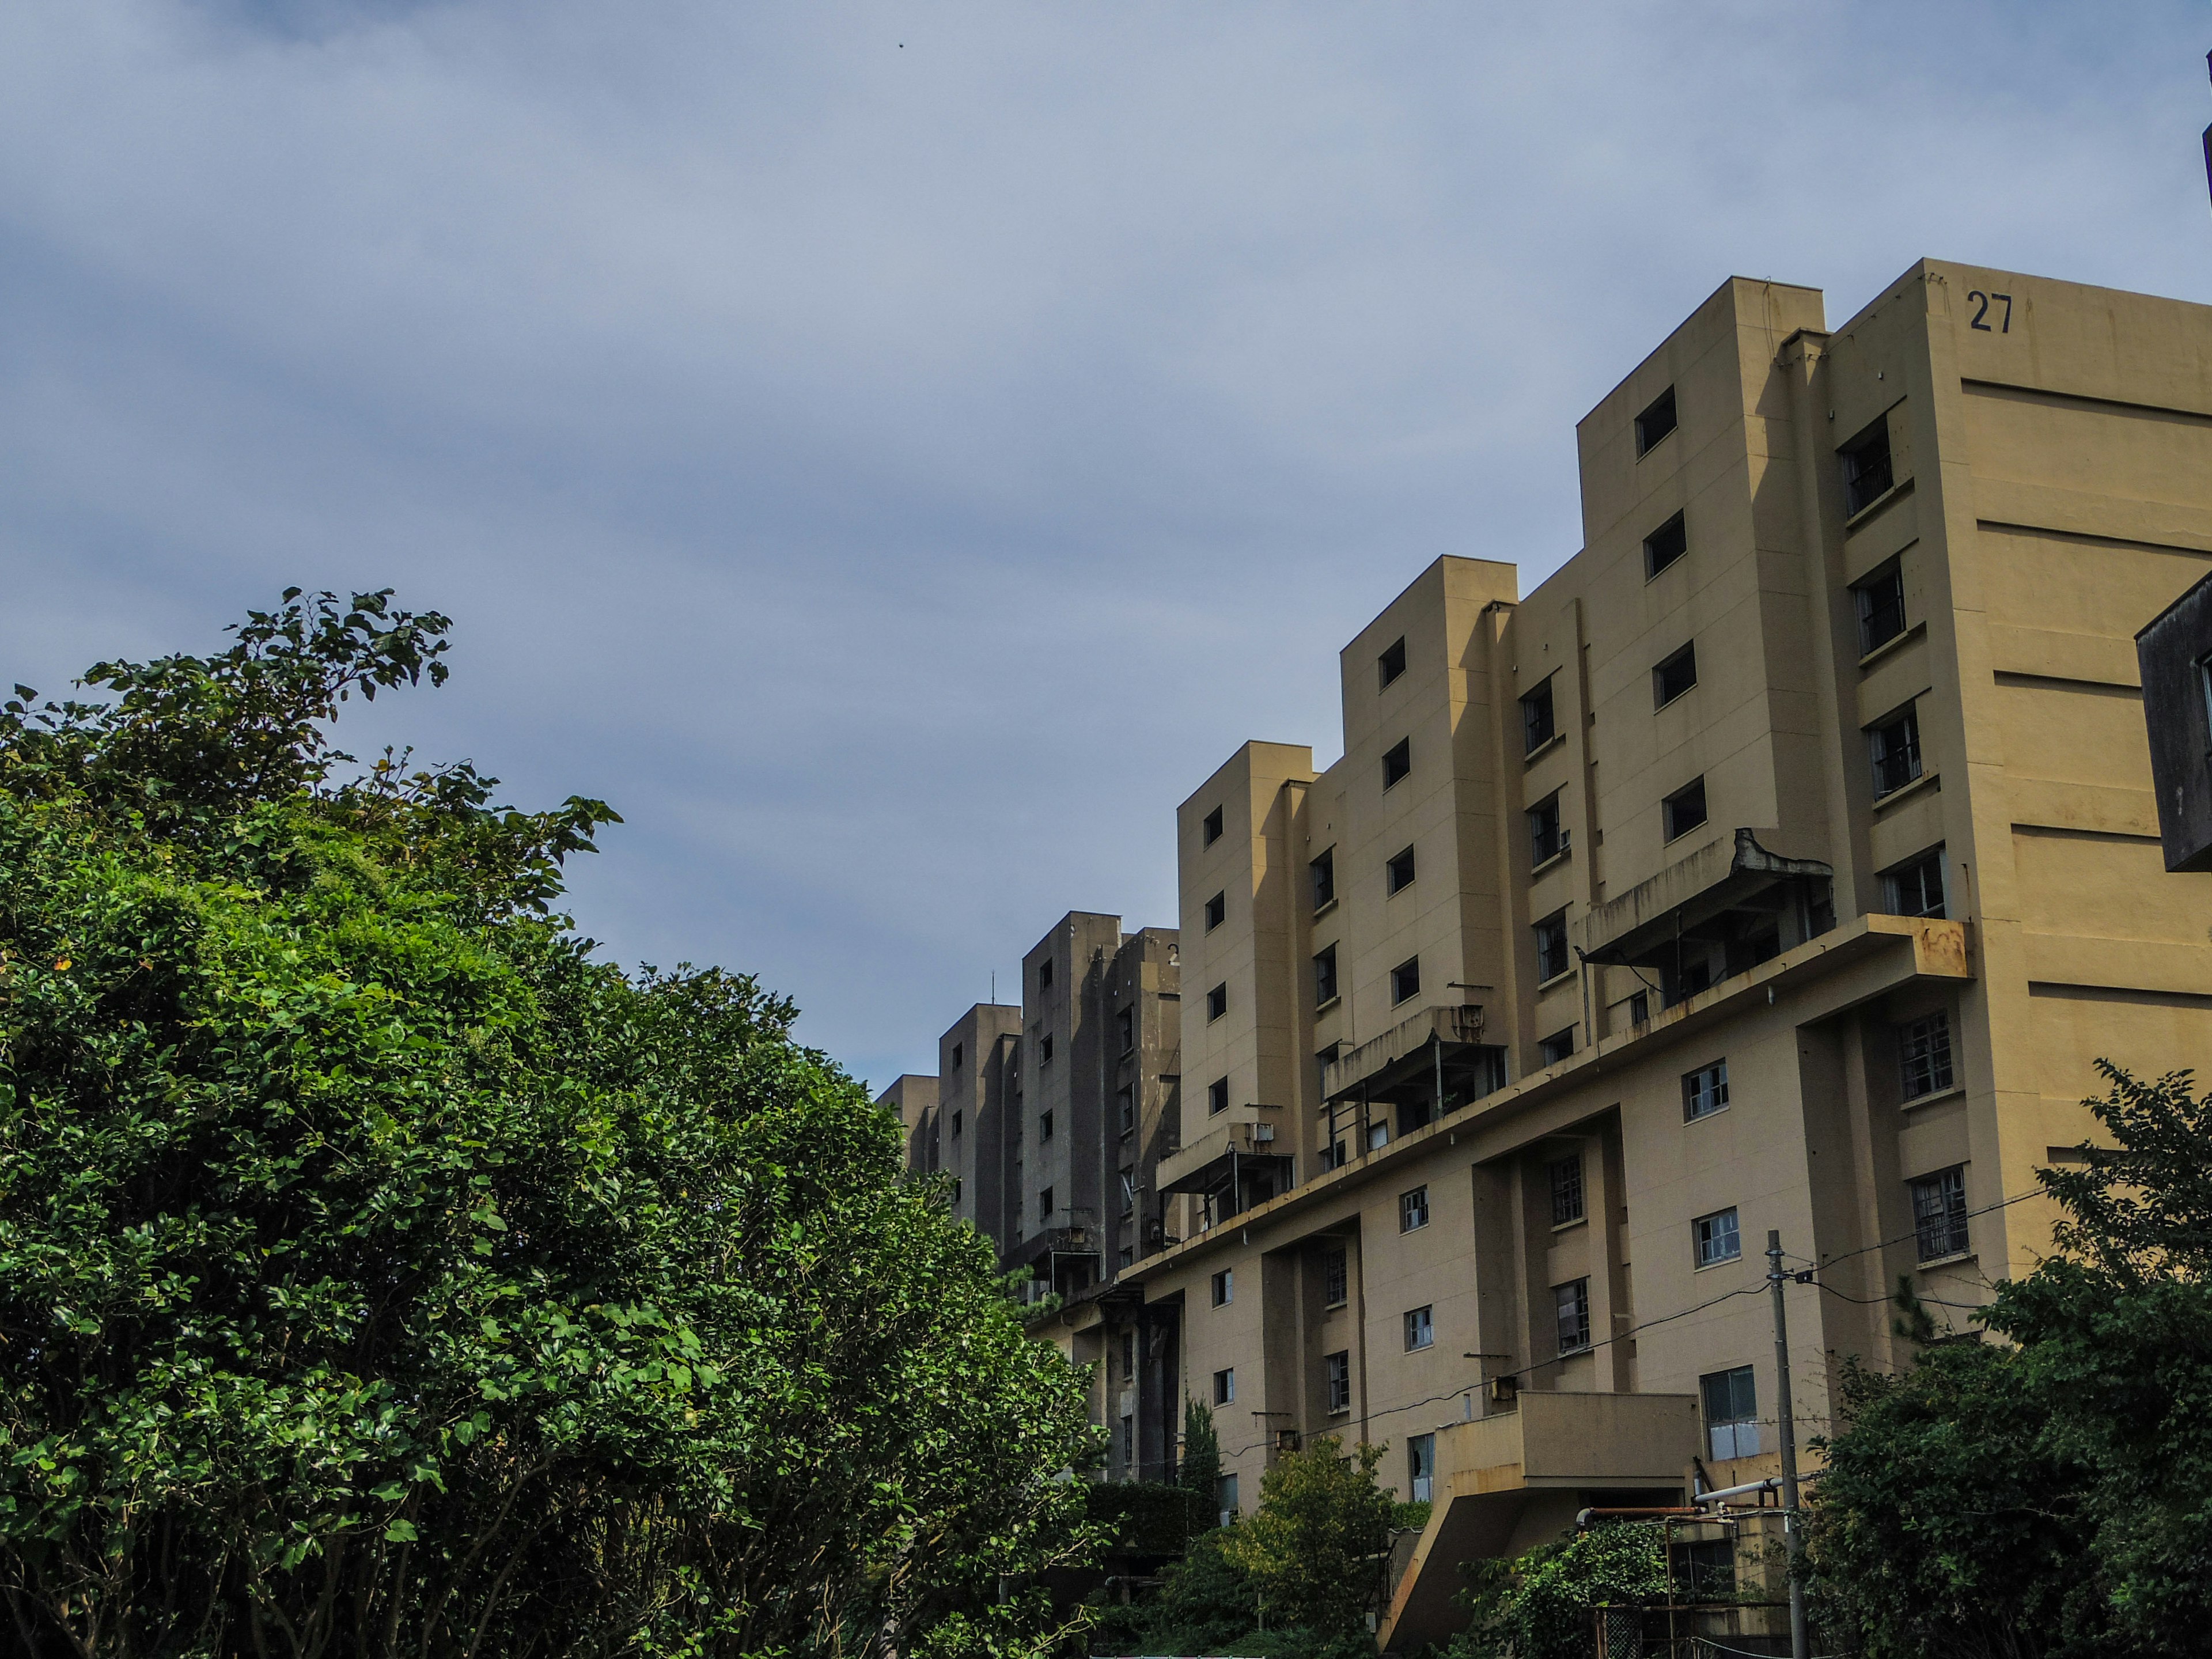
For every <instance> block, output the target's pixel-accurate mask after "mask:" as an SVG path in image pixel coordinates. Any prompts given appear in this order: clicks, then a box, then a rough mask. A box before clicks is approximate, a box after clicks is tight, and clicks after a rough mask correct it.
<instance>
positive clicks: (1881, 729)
mask: <svg viewBox="0 0 2212 1659" xmlns="http://www.w3.org/2000/svg"><path fill="white" fill-rule="evenodd" d="M1867 754H1868V757H1869V759H1871V760H1872V761H1873V763H1874V793H1875V799H1881V797H1882V796H1884V795H1890V794H1894V793H1896V792H1897V791H1899V790H1900V789H1902V788H1904V787H1905V785H1906V784H1908V783H1910V782H1911V781H1913V779H1915V778H1917V777H1918V776H1919V775H1920V717H1919V715H1918V714H1916V713H1914V712H1913V709H1912V708H1911V705H1910V704H1907V705H1906V706H1905V708H1903V709H1902V710H1900V711H1899V713H1898V714H1893V715H1892V716H1891V717H1890V718H1889V719H1888V720H1884V721H1883V722H1882V723H1881V725H1880V726H1873V727H1870V728H1869V730H1868V732H1867Z"/></svg>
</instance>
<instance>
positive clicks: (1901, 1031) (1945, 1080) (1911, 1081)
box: [1897, 1008, 1954, 1101]
mask: <svg viewBox="0 0 2212 1659" xmlns="http://www.w3.org/2000/svg"><path fill="white" fill-rule="evenodd" d="M1897 1060H1898V1066H1899V1071H1900V1072H1901V1073H1902V1074H1903V1075H1902V1078H1901V1079H1900V1080H1901V1082H1902V1083H1903V1085H1904V1089H1905V1099H1906V1100H1908V1101H1912V1100H1917V1099H1919V1098H1920V1097H1921V1096H1923V1095H1934V1094H1941V1093H1942V1091H1944V1090H1946V1089H1948V1088H1949V1087H1951V1086H1952V1083H1953V1079H1954V1072H1953V1067H1952V1064H1951V1016H1950V1015H1949V1014H1948V1012H1945V1011H1944V1010H1942V1009H1940V1008H1939V1009H1937V1010H1936V1012H1934V1013H1932V1014H1928V1015H1925V1016H1923V1018H1919V1019H1912V1020H1907V1021H1906V1022H1905V1024H1902V1025H1900V1026H1899V1027H1898V1028H1897Z"/></svg>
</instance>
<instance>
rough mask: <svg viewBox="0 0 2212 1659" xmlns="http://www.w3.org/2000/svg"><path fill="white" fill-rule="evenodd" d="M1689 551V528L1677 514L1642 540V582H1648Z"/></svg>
mask: <svg viewBox="0 0 2212 1659" xmlns="http://www.w3.org/2000/svg"><path fill="white" fill-rule="evenodd" d="M1689 550H1690V532H1689V527H1688V525H1687V522H1686V520H1684V519H1683V517H1682V515H1681V514H1680V513H1676V514H1675V515H1674V517H1673V518H1671V519H1669V520H1667V522H1666V523H1664V524H1662V525H1661V526H1659V527H1658V528H1657V529H1656V530H1655V531H1653V532H1651V533H1650V535H1648V536H1646V537H1645V538H1644V580H1646V581H1650V580H1651V578H1653V577H1654V576H1656V575H1657V574H1659V573H1660V572H1661V571H1662V570H1664V569H1665V568H1667V567H1668V565H1670V564H1672V563H1674V561H1675V560H1677V559H1679V558H1680V557H1681V556H1682V555H1684V554H1685V553H1686V552H1688V551H1689Z"/></svg>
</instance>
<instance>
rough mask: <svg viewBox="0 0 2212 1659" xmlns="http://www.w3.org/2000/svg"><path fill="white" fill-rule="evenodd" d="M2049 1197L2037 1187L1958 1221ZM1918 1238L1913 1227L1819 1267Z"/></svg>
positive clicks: (1968, 1212) (1971, 1212)
mask: <svg viewBox="0 0 2212 1659" xmlns="http://www.w3.org/2000/svg"><path fill="white" fill-rule="evenodd" d="M2049 1196H2050V1194H2047V1193H2045V1191H2044V1190H2043V1188H2040V1187H2037V1188H2033V1189H2032V1190H2031V1191H2028V1192H2025V1193H2015V1194H2013V1195H2012V1196H2011V1197H2010V1198H2001V1199H1999V1200H1997V1201H1996V1203H1994V1204H1984V1205H1983V1206H1982V1207H1981V1208H1980V1209H1978V1210H1969V1211H1967V1212H1966V1214H1964V1215H1962V1216H1960V1218H1959V1219H1960V1220H1961V1221H1971V1220H1972V1219H1973V1218H1974V1217H1976V1216H1978V1215H1987V1214H1989V1212H1990V1211H1992V1210H2002V1209H2003V1208H2004V1207H2005V1206H2007V1205H2008V1204H2018V1203H2020V1202H2021V1201H2022V1200H2027V1199H2031V1198H2047V1197H2049ZM1919 1236H1920V1230H1919V1229H1918V1228H1917V1227H1915V1228H1914V1229H1913V1230H1912V1231H1911V1232H1909V1233H1899V1235H1898V1236H1897V1237H1895V1238H1885V1239H1883V1240H1882V1241H1881V1243H1879V1244H1866V1245H1862V1246H1861V1247H1860V1248H1859V1249H1856V1250H1845V1251H1844V1253H1843V1254H1842V1255H1832V1256H1827V1257H1825V1258H1823V1259H1822V1260H1821V1261H1820V1263H1819V1265H1820V1267H1834V1266H1835V1265H1836V1264H1837V1263H1838V1261H1850V1259H1851V1258H1852V1257H1853V1256H1855V1255H1866V1254H1867V1253H1868V1252H1869V1251H1870V1250H1886V1249H1889V1247H1890V1246H1891V1245H1893V1244H1905V1243H1911V1241H1912V1240H1914V1239H1916V1238H1917V1237H1919Z"/></svg>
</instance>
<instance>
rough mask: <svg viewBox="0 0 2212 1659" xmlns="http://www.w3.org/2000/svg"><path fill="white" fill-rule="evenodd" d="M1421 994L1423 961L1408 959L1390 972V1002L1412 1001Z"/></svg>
mask: <svg viewBox="0 0 2212 1659" xmlns="http://www.w3.org/2000/svg"><path fill="white" fill-rule="evenodd" d="M1420 994H1421V959H1420V957H1407V959H1406V960H1405V961H1403V962H1401V963H1399V964H1398V965H1397V966H1396V967H1395V968H1393V969H1391V970H1390V1000H1391V1001H1392V1002H1393V1003H1394V1004H1395V1003H1400V1002H1407V1001H1410V1000H1412V999H1413V998H1414V997H1417V996H1419V995H1420Z"/></svg>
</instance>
